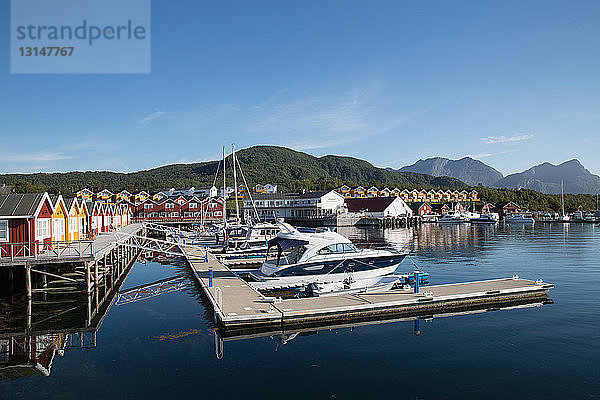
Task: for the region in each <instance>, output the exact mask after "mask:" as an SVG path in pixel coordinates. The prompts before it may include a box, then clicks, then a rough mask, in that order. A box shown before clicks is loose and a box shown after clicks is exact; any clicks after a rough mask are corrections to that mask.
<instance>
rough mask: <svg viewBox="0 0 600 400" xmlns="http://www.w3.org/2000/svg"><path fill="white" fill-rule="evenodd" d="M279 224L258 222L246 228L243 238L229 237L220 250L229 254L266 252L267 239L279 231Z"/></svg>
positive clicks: (273, 236)
mask: <svg viewBox="0 0 600 400" xmlns="http://www.w3.org/2000/svg"><path fill="white" fill-rule="evenodd" d="M279 231H280V230H279V226H278V225H277V224H272V223H269V222H259V223H257V224H254V225H252V227H250V228H248V229H247V232H246V236H245V237H243V238H230V239H228V240H227V243H226V245H225V246H224V247H223V250H222V252H223V253H224V254H229V255H236V254H237V255H242V254H249V253H266V251H267V248H268V243H269V240H271V239H274V238H275V237H276V236H277V234H278V233H279Z"/></svg>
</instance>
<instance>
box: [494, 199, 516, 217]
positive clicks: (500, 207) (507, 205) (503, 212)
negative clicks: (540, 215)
mask: <svg viewBox="0 0 600 400" xmlns="http://www.w3.org/2000/svg"><path fill="white" fill-rule="evenodd" d="M495 211H496V212H497V213H498V215H499V216H500V218H501V219H502V218H504V217H506V216H507V215H511V214H519V213H520V212H521V209H520V208H519V206H518V205H517V204H516V203H514V202H512V201H501V202H500V203H496V210H495Z"/></svg>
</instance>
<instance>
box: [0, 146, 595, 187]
mask: <svg viewBox="0 0 600 400" xmlns="http://www.w3.org/2000/svg"><path fill="white" fill-rule="evenodd" d="M236 154H237V158H238V160H239V163H240V165H241V166H242V168H243V171H244V174H245V177H246V178H247V179H248V184H249V185H250V186H253V185H256V184H257V183H263V184H264V183H275V184H277V185H279V188H280V190H282V191H300V190H303V189H305V190H319V189H331V188H335V187H338V186H340V185H342V184H347V185H351V186H352V185H362V186H371V185H375V186H377V187H385V186H388V187H390V188H391V187H400V188H405V187H443V188H451V189H459V188H465V187H467V186H476V185H479V184H482V185H483V186H488V187H492V188H511V189H519V188H525V189H532V190H535V191H538V192H542V193H550V194H556V193H560V184H561V180H562V181H564V188H565V192H566V193H573V194H580V193H588V194H596V193H598V192H600V177H599V176H597V175H594V174H592V173H590V172H589V171H588V170H587V169H585V168H584V167H583V165H581V163H580V162H579V161H577V160H570V161H566V162H564V163H562V164H559V165H553V164H550V163H547V162H546V163H543V164H540V165H536V166H534V167H532V168H530V169H528V170H526V171H524V172H521V173H516V174H511V175H508V176H506V177H504V176H503V175H502V174H501V173H500V172H499V171H497V170H496V169H494V168H492V167H490V166H489V165H486V164H485V163H483V162H481V161H478V160H475V159H473V158H470V157H464V158H461V159H459V160H450V159H447V158H442V157H433V158H428V159H426V160H419V161H417V162H416V163H414V164H412V165H409V166H406V167H403V168H400V169H399V170H393V169H391V168H379V167H376V166H374V165H372V164H371V163H369V162H367V161H364V160H360V159H357V158H353V157H343V156H333V155H327V156H323V157H315V156H312V155H310V154H306V153H303V152H300V151H295V150H292V149H288V148H285V147H278V146H254V147H250V148H247V149H243V150H240V151H238V152H237V153H236ZM226 164H227V166H228V168H227V178H226V181H227V183H228V184H232V183H233V173H232V170H231V168H230V167H229V166H230V165H231V156H229V157H228V158H227V160H226ZM218 168H219V161H208V162H202V163H192V164H171V165H166V166H163V167H158V168H153V169H149V170H145V171H138V172H131V173H119V172H108V171H86V172H78V171H76V172H67V173H35V174H5V175H0V185H2V184H7V185H17V189H18V190H20V191H42V190H50V191H53V192H62V193H71V192H74V191H76V190H79V189H82V188H84V187H90V188H91V189H94V190H100V189H102V188H107V189H109V190H112V191H118V190H122V189H127V190H129V191H136V190H147V191H152V190H156V189H163V188H170V187H190V186H195V187H200V186H206V185H212V184H213V183H215V182H216V184H217V185H220V184H222V178H221V177H219V178H218V179H217V180H215V174H216V172H217V169H218ZM238 178H239V179H238V182H239V183H242V179H241V176H239V175H238Z"/></svg>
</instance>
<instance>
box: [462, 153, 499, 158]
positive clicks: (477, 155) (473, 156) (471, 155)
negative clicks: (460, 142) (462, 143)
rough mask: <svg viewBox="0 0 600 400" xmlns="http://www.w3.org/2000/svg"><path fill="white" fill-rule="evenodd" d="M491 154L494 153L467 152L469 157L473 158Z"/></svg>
mask: <svg viewBox="0 0 600 400" xmlns="http://www.w3.org/2000/svg"><path fill="white" fill-rule="evenodd" d="M491 156H493V154H492V153H479V154H467V157H471V158H486V157H491Z"/></svg>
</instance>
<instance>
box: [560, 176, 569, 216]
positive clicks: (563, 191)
mask: <svg viewBox="0 0 600 400" xmlns="http://www.w3.org/2000/svg"><path fill="white" fill-rule="evenodd" d="M560 205H561V214H560V217H559V218H558V220H559V221H560V222H569V221H570V220H571V217H569V216H568V215H566V214H565V189H564V182H563V180H562V179H561V181H560Z"/></svg>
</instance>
